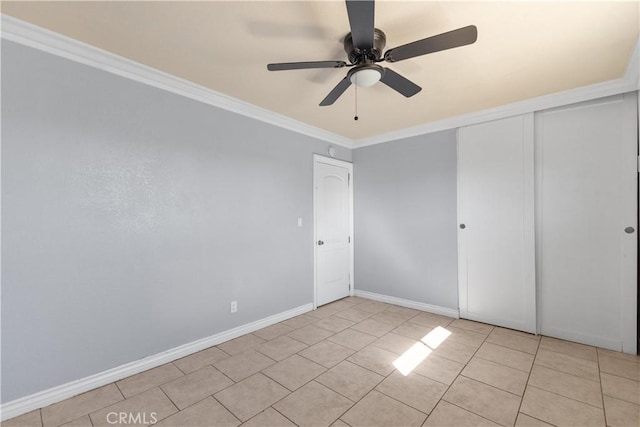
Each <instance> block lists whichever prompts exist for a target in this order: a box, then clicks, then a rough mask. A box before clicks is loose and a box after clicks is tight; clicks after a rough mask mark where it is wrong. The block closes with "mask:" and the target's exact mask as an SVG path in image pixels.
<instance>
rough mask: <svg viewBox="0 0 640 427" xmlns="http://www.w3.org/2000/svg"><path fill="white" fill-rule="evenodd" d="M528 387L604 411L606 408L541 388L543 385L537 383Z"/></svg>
mask: <svg viewBox="0 0 640 427" xmlns="http://www.w3.org/2000/svg"><path fill="white" fill-rule="evenodd" d="M527 387H532V388H537V389H538V390H541V391H544V392H547V393H551V394H555V395H556V396H560V397H564V398H565V399H569V400H573V401H574V402H578V403H582V404H583V405H587V406H590V407H591V408H595V409H601V410H602V411H604V408H600V407H599V406H594V405H592V404H590V403H587V402H583V401H582V400H577V399H574V398H572V397H568V396H564V395H562V394H560V393H556V392H554V391H549V390H545V389H544V388H541V387H538V386H535V385H527ZM527 415H528V414H527Z"/></svg>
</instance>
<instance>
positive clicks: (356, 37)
mask: <svg viewBox="0 0 640 427" xmlns="http://www.w3.org/2000/svg"><path fill="white" fill-rule="evenodd" d="M346 2H347V14H348V15H349V24H350V25H351V37H352V39H353V46H354V47H356V48H357V49H360V50H367V49H373V19H374V12H375V3H374V1H373V0H346Z"/></svg>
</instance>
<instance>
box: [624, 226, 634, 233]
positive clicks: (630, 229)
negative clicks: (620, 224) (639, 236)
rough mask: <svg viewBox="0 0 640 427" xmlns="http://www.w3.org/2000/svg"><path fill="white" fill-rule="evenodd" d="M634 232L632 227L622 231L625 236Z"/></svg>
mask: <svg viewBox="0 0 640 427" xmlns="http://www.w3.org/2000/svg"><path fill="white" fill-rule="evenodd" d="M634 231H636V230H635V229H634V228H633V227H627V228H625V229H624V232H625V233H627V234H631V233H633V232H634Z"/></svg>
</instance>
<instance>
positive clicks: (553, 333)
mask: <svg viewBox="0 0 640 427" xmlns="http://www.w3.org/2000/svg"><path fill="white" fill-rule="evenodd" d="M540 329H541V330H540V334H541V335H545V336H547V337H552V338H558V339H561V340H567V341H573V342H577V343H580V344H586V345H592V346H596V347H601V348H606V349H609V350H613V351H621V352H626V353H630V351H629V350H627V351H625V350H624V348H623V346H622V338H620V339H611V338H607V337H602V336H598V335H586V334H582V333H579V332H574V331H569V330H566V329H561V328H550V327H544V326H543V327H541V328H540ZM630 354H635V352H633V353H630Z"/></svg>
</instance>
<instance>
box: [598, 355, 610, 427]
mask: <svg viewBox="0 0 640 427" xmlns="http://www.w3.org/2000/svg"><path fill="white" fill-rule="evenodd" d="M596 358H597V359H598V362H597V364H598V379H599V380H600V398H601V399H602V415H604V424H605V425H607V408H606V407H605V405H604V389H603V388H602V371H601V370H600V353H599V352H598V349H596Z"/></svg>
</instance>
